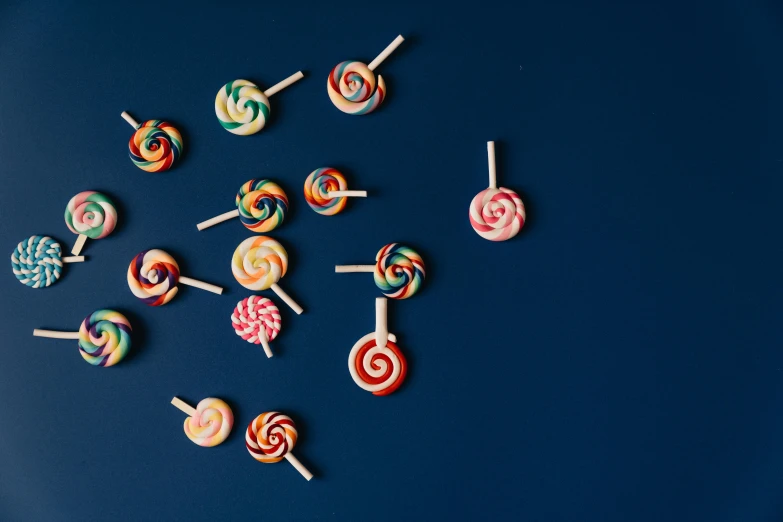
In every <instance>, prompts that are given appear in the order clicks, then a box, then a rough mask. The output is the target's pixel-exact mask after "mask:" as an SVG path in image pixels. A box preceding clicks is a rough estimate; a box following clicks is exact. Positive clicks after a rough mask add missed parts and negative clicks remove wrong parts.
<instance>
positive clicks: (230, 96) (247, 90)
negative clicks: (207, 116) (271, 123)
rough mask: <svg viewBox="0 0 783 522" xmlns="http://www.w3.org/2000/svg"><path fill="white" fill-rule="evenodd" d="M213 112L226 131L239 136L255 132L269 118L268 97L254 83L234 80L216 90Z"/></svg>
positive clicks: (261, 127)
mask: <svg viewBox="0 0 783 522" xmlns="http://www.w3.org/2000/svg"><path fill="white" fill-rule="evenodd" d="M215 114H216V115H217V118H218V121H219V122H220V124H221V125H222V126H223V128H224V129H226V130H227V131H228V132H230V133H232V134H237V135H239V136H248V135H250V134H255V133H256V132H258V131H260V130H261V129H263V128H264V125H265V124H266V120H267V119H268V118H269V98H267V97H266V94H264V91H262V90H261V89H259V88H258V86H257V85H256V84H254V83H252V82H249V81H247V80H234V81H233V82H228V83H227V84H225V85H224V86H223V87H222V88H221V89H220V90H219V91H218V93H217V96H216V97H215Z"/></svg>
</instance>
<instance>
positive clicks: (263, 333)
mask: <svg viewBox="0 0 783 522" xmlns="http://www.w3.org/2000/svg"><path fill="white" fill-rule="evenodd" d="M298 313H301V312H298ZM258 340H259V341H261V346H263V347H264V353H265V354H266V357H267V359H271V358H272V348H270V347H269V338H268V337H267V336H266V327H265V326H264V325H263V324H262V325H261V331H260V332H258Z"/></svg>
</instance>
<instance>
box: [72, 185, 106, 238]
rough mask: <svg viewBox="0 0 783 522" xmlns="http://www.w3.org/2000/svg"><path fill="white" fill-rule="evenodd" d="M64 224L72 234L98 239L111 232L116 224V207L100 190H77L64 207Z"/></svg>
mask: <svg viewBox="0 0 783 522" xmlns="http://www.w3.org/2000/svg"><path fill="white" fill-rule="evenodd" d="M65 224H66V225H68V229H69V230H70V231H71V232H73V233H74V234H82V235H85V236H87V237H89V238H90V239H100V238H102V237H106V236H108V235H109V234H111V233H112V231H113V230H114V227H115V226H116V225H117V209H116V208H114V203H112V202H111V200H110V199H109V198H108V197H106V195H104V194H101V193H100V192H95V191H94V190H86V191H84V192H79V193H78V194H76V195H75V196H74V197H72V198H71V200H70V201H69V202H68V205H67V206H66V207H65Z"/></svg>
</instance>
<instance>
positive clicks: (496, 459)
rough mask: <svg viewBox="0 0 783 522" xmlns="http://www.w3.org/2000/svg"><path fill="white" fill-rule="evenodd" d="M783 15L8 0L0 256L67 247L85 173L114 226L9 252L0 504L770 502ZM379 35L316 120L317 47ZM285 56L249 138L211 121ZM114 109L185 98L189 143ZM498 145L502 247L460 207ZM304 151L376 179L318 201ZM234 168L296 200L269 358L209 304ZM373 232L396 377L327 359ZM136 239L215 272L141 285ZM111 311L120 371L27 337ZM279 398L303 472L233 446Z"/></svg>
mask: <svg viewBox="0 0 783 522" xmlns="http://www.w3.org/2000/svg"><path fill="white" fill-rule="evenodd" d="M782 29H783V8H781V6H780V4H779V3H777V2H771V1H770V2H739V1H738V2H709V3H708V2H705V3H703V4H699V3H694V2H652V1H651V2H647V3H633V5H623V3H621V2H538V3H528V4H525V5H522V6H518V7H516V8H510V7H502V6H495V7H490V6H488V5H487V4H486V3H482V4H481V5H474V4H471V5H469V6H465V8H462V9H460V8H457V7H456V6H452V7H451V8H449V9H445V10H444V9H440V8H435V7H427V6H424V5H419V6H416V7H415V8H414V7H412V6H402V7H394V6H382V7H381V6H379V7H377V8H364V9H355V8H354V7H352V6H349V7H342V8H340V9H327V8H326V7H322V8H318V9H315V8H313V9H309V10H305V9H295V8H293V7H292V8H286V7H280V6H262V5H260V4H259V5H255V6H249V5H246V4H226V3H214V4H212V5H211V6H210V7H209V8H196V7H193V6H189V7H188V6H185V5H182V6H178V7H173V6H170V7H167V6H162V5H158V4H155V5H152V4H128V5H126V6H124V7H120V6H119V5H118V6H100V7H91V8H89V9H87V8H86V7H77V6H70V7H69V6H64V5H61V3H60V2H49V3H45V4H38V5H21V4H11V5H8V4H6V5H4V6H3V7H2V8H0V70H1V71H2V79H0V158H1V159H2V162H1V163H0V165H2V166H1V167H0V169H1V170H2V181H3V185H2V191H0V209H2V219H0V241H1V242H2V249H3V251H4V252H6V255H10V252H11V250H12V249H13V248H14V247H15V245H16V243H17V242H19V241H21V240H22V239H24V238H25V237H27V236H29V235H32V234H47V235H52V236H54V237H55V238H57V239H59V240H60V241H61V242H62V243H64V244H65V245H67V246H68V247H70V245H71V244H72V242H73V240H74V239H75V236H74V235H72V234H71V233H70V232H69V231H68V230H67V228H66V226H65V224H64V222H63V212H64V208H65V205H66V203H67V201H68V200H69V198H70V197H71V196H73V195H74V194H76V193H77V192H79V191H82V190H88V189H93V190H99V191H104V192H106V193H107V194H109V195H110V196H111V197H113V198H114V199H115V201H116V202H117V204H118V206H119V210H120V223H119V226H118V228H117V230H116V231H115V232H114V233H113V234H112V235H111V236H109V237H108V238H106V239H103V240H100V241H89V242H88V244H87V246H86V248H85V250H84V253H85V255H87V256H88V258H89V261H88V262H87V263H84V264H82V265H71V266H68V267H67V270H66V273H65V274H64V276H63V278H62V279H61V280H60V281H59V282H58V283H57V284H56V285H54V286H52V287H50V288H47V289H44V290H32V289H28V288H25V287H24V286H22V285H20V284H19V283H18V282H16V280H15V278H14V277H13V276H12V274H11V270H10V267H8V266H7V265H6V270H7V272H6V275H5V276H4V277H2V278H0V293H1V294H2V296H3V313H2V315H1V316H0V327H1V328H2V343H1V344H2V345H3V349H2V350H0V397H2V407H0V415H1V416H2V419H3V420H2V429H0V463H2V464H1V465H2V471H1V472H0V519H3V520H46V521H57V520H79V521H87V520H134V521H140V520H189V521H191V520H234V519H239V518H240V517H244V518H250V519H253V520H259V519H260V520H400V519H402V518H403V517H404V519H406V520H424V519H429V520H487V519H496V520H542V521H559V520H584V521H586V520H596V521H599V520H600V521H628V520H635V521H661V520H705V521H707V520H708V521H734V520H741V521H778V520H781V518H783V497H781V488H782V487H783V480H781V473H780V470H781V467H782V466H783V443H782V442H781V441H782V440H783V420H782V418H781V413H780V408H781V405H782V404H783V382H782V381H781V364H782V362H783V352H781V339H783V337H782V336H781V334H783V328H782V327H781V324H782V323H781V321H780V312H781V293H780V290H781V276H780V267H781V262H783V251H782V250H781V243H780V224H781V220H780V213H779V208H778V206H779V200H780V193H781V190H783V179H781V175H782V174H783V126H782V125H781V118H782V117H783V101H782V100H783V98H782V97H781V93H783V70H782V69H781V67H780V64H781V49H783V47H782V46H783V30H782ZM398 33H402V34H403V35H405V36H406V41H405V43H404V44H403V45H402V46H401V47H400V48H399V49H398V51H396V52H395V53H394V54H393V55H392V56H391V57H390V58H389V59H388V60H387V61H386V62H384V63H383V65H382V66H381V67H380V68H379V72H381V74H383V75H384V77H385V78H386V81H387V85H388V89H389V96H388V98H387V100H386V101H385V102H384V104H383V105H382V107H381V108H380V110H378V111H377V112H376V113H373V114H371V115H369V116H364V117H351V116H347V115H344V114H342V113H340V112H339V111H337V110H336V109H335V108H334V107H333V106H332V104H331V103H330V102H329V99H328V97H327V94H326V88H325V84H326V78H327V75H328V73H329V71H330V69H331V68H332V67H333V66H334V65H335V64H336V63H338V62H340V61H342V60H347V59H357V60H362V61H364V62H365V63H367V62H369V61H370V60H371V59H372V58H374V57H375V56H376V54H377V53H379V52H380V51H381V50H382V49H383V48H384V47H385V46H386V45H387V44H388V43H389V42H391V40H392V39H393V38H394V37H395V36H396V35H397V34H398ZM299 69H302V70H303V71H304V72H305V74H306V78H305V79H304V80H302V81H300V82H299V83H297V84H295V85H294V86H292V87H290V88H288V89H286V90H284V91H282V92H281V93H279V94H276V95H274V96H273V97H272V98H271V105H272V118H271V121H270V122H269V124H268V126H267V127H266V128H265V129H264V130H263V131H262V132H261V133H259V134H257V135H255V136H252V137H238V136H234V135H232V134H229V133H228V132H226V131H224V130H223V129H222V128H221V127H220V125H219V124H218V123H217V121H216V118H215V114H214V109H213V103H214V98H215V94H216V93H217V91H218V89H219V88H220V87H221V86H222V85H223V84H225V83H226V82H228V81H230V80H233V79H237V78H244V79H248V80H251V81H255V82H257V83H258V84H259V85H261V86H262V87H263V88H268V87H269V86H271V85H273V84H275V83H276V82H278V81H280V80H282V79H283V78H285V77H287V76H288V75H290V74H292V73H294V72H295V71H297V70H299ZM122 110H128V111H129V112H130V113H131V114H132V115H133V116H135V117H136V119H138V120H139V121H143V120H146V119H154V118H158V119H165V120H167V121H170V122H172V123H173V124H175V125H176V126H177V127H178V128H179V129H180V130H181V131H182V133H183V136H184V140H185V153H184V156H183V159H182V161H181V162H180V163H179V164H177V165H176V166H175V168H174V169H172V170H171V171H169V172H166V173H163V174H148V173H145V172H142V171H141V170H139V169H137V168H136V167H134V166H133V164H132V163H131V162H130V160H129V159H128V157H127V143H128V139H129V138H130V136H131V134H132V129H131V128H130V127H129V126H128V125H127V124H126V123H125V122H124V121H123V120H122V119H121V118H120V116H119V114H120V112H121V111H122ZM492 139H494V140H497V142H498V148H497V154H498V176H499V181H500V185H501V186H507V187H510V188H514V189H516V190H517V191H518V192H519V193H520V194H521V195H522V197H523V199H524V201H525V204H526V208H527V211H528V220H529V222H528V224H527V225H526V226H525V228H524V229H523V231H522V233H521V234H520V235H519V236H517V238H515V239H513V240H511V241H508V242H505V243H492V242H489V241H485V240H483V239H481V238H479V237H478V236H477V235H476V234H475V233H474V232H473V231H472V229H471V228H470V225H469V222H468V216H467V210H468V204H469V202H470V200H471V198H472V197H473V196H474V194H476V193H477V192H478V191H480V190H482V189H483V188H485V187H486V184H487V167H486V148H485V147H486V146H485V143H486V141H487V140H492ZM322 166H333V167H337V168H339V169H341V170H343V172H344V173H345V174H346V175H347V176H348V179H349V185H350V188H353V189H366V190H368V191H369V193H370V197H368V198H367V199H366V200H354V201H351V202H350V203H349V206H348V208H347V210H346V211H345V212H344V213H342V214H340V215H338V216H336V217H323V216H320V215H317V214H315V213H314V212H313V211H311V210H310V209H309V207H307V205H306V203H305V201H304V199H303V196H302V186H303V183H304V179H305V177H306V176H307V174H308V173H309V172H311V171H312V170H314V169H315V168H317V167H322ZM252 177H269V178H272V179H274V180H276V181H278V182H279V183H280V184H281V185H282V186H283V187H284V189H285V190H286V191H287V192H288V195H289V198H290V199H291V211H290V213H289V214H288V216H287V218H286V221H285V223H284V225H283V226H282V227H281V228H279V229H278V230H275V231H274V232H273V234H272V235H274V236H275V237H276V238H278V239H279V240H280V241H281V242H282V243H283V244H284V245H285V246H286V248H288V251H289V254H290V261H291V264H290V272H289V273H288V274H287V275H286V276H285V278H284V279H283V280H282V282H281V284H282V286H283V287H284V288H286V289H287V290H288V292H289V293H290V294H291V295H292V296H293V297H294V298H295V299H296V300H298V301H299V302H300V303H301V304H302V305H303V306H304V308H305V314H304V315H302V316H296V315H295V314H294V313H293V312H291V311H290V310H289V309H288V308H286V307H284V306H283V305H282V303H281V302H280V301H279V299H276V298H275V297H274V296H272V295H271V293H269V292H266V293H265V295H269V296H271V297H272V298H273V299H275V300H276V301H277V302H278V304H279V305H280V307H281V310H282V314H283V331H282V334H281V335H280V337H278V339H276V340H275V341H274V342H273V344H272V348H273V350H274V352H275V357H274V358H273V359H270V360H267V359H266V357H265V356H264V355H263V353H262V351H261V349H260V347H254V346H251V345H249V344H247V343H245V342H243V341H242V340H241V339H239V338H238V337H237V336H236V335H234V333H233V330H232V328H231V326H230V322H229V315H230V313H231V311H232V309H233V307H234V305H235V304H236V302H237V301H238V300H240V299H242V298H244V297H246V296H248V295H249V294H250V292H249V291H247V290H245V289H243V288H242V287H241V286H240V285H239V284H238V283H236V281H235V280H234V278H233V276H232V275H231V271H230V258H231V254H232V252H233V250H234V248H235V247H236V246H237V244H238V243H239V242H240V241H241V240H243V239H244V238H246V237H248V236H249V235H250V234H249V232H248V231H247V230H246V229H245V228H244V227H242V226H241V225H240V223H239V222H238V221H237V220H234V221H232V222H228V223H225V224H222V225H219V226H216V227H214V228H212V229H209V230H207V231H204V232H197V230H196V226H195V225H196V223H198V222H199V221H202V220H204V219H206V218H208V217H211V216H213V215H216V214H219V213H222V212H225V211H228V210H231V209H232V208H234V207H233V198H234V194H235V192H236V190H237V188H238V187H239V185H241V184H242V183H243V182H244V181H246V180H247V179H249V178H252ZM392 241H401V242H405V243H407V244H409V245H411V246H413V247H414V248H416V249H417V250H419V251H420V253H421V254H422V256H423V257H424V259H425V262H426V266H427V277H426V281H425V284H424V286H423V288H422V290H421V292H420V293H418V294H417V295H415V296H414V297H413V298H411V299H408V300H406V301H393V302H390V316H389V325H390V329H391V330H392V331H393V332H395V333H397V334H398V335H399V344H400V346H401V347H402V349H403V350H404V353H405V354H406V356H407V357H408V360H409V363H410V373H409V376H408V379H407V382H406V383H405V384H404V386H403V387H402V388H401V389H400V390H399V391H398V392H397V393H395V394H394V395H392V396H389V397H374V396H372V395H371V394H368V393H366V392H364V391H362V390H360V389H359V388H358V387H357V386H356V385H355V384H354V383H353V381H352V380H351V378H350V376H349V374H348V371H347V368H346V361H347V356H348V352H349V351H350V348H351V346H352V345H353V343H354V342H355V341H356V340H357V339H358V338H359V337H361V336H362V335H364V334H366V333H368V332H370V331H372V330H373V327H374V311H373V310H374V302H373V300H374V298H375V297H376V296H378V295H380V294H379V291H378V290H377V288H376V287H375V285H374V284H373V282H372V278H371V276H370V275H369V274H364V275H335V274H334V273H333V271H334V268H333V267H334V265H335V264H338V263H364V262H367V263H369V262H372V260H373V256H374V255H375V253H376V251H377V250H378V249H379V248H380V247H381V246H382V245H384V244H386V243H388V242H392ZM152 247H158V248H163V249H165V250H167V251H169V252H170V253H172V254H173V255H174V256H175V257H176V258H177V259H178V260H179V262H180V266H181V269H182V273H183V274H184V275H189V276H191V277H195V278H198V279H203V280H206V281H209V282H212V283H215V284H219V285H222V286H224V287H225V288H226V289H227V290H226V292H225V294H224V295H223V296H216V295H213V294H210V293H207V292H203V291H200V290H197V289H193V288H189V287H182V288H181V290H180V293H179V295H178V296H177V297H176V298H175V299H174V300H173V301H172V302H171V303H170V304H168V305H166V306H164V307H160V308H149V307H147V306H145V305H144V304H142V303H141V302H140V301H138V300H136V299H135V298H134V297H133V296H132V294H131V293H130V291H129V289H128V287H127V284H126V282H125V274H126V270H127V266H128V263H129V262H130V260H131V258H132V257H133V255H135V254H136V253H137V252H139V251H140V250H143V249H146V248H152ZM6 262H7V261H6ZM104 307H106V308H114V309H117V310H120V311H122V312H123V313H125V314H127V316H128V317H129V319H130V320H131V322H132V324H133V327H134V337H133V348H132V354H131V355H129V357H128V358H127V359H126V360H124V361H123V362H122V363H121V364H120V365H118V366H115V367H113V368H108V369H101V368H95V367H91V366H90V365H88V364H85V362H84V361H83V360H82V358H81V357H80V356H79V354H78V351H77V347H76V342H74V341H56V340H47V339H38V338H33V337H32V335H31V333H32V332H31V331H32V329H33V328H51V329H66V330H67V329H75V328H77V327H78V325H79V323H80V321H81V320H82V319H83V318H84V317H85V316H86V315H88V314H89V313H90V312H92V311H93V310H95V309H98V308H104ZM174 395H178V396H180V397H182V398H183V399H185V400H187V401H189V402H191V403H193V404H195V403H196V402H197V401H198V400H200V399H202V398H204V397H209V396H216V397H222V398H224V399H225V400H226V401H228V402H229V404H230V405H231V406H232V408H233V409H234V413H235V415H236V423H235V428H234V431H233V433H232V434H231V436H230V437H229V439H228V440H227V441H226V442H225V443H224V444H222V445H220V446H218V447H215V448H211V449H205V448H201V447H198V446H196V445H194V444H192V443H191V442H190V441H189V440H188V439H187V438H186V437H185V435H184V433H183V432H182V422H183V419H184V416H183V415H182V414H181V413H180V412H179V411H178V410H176V409H175V408H173V407H172V406H171V405H170V404H169V401H170V399H171V397H172V396H174ZM268 410H281V411H284V412H286V413H288V414H290V415H291V416H292V417H293V418H294V420H295V421H296V422H297V423H298V427H299V434H300V438H299V442H298V444H297V446H296V448H295V451H294V453H295V454H296V455H297V456H298V457H299V458H300V460H301V461H302V462H303V463H304V464H305V465H306V466H308V467H309V468H310V469H311V470H312V471H313V473H314V474H315V478H314V479H313V480H312V481H311V482H310V483H308V482H306V481H305V480H304V479H303V478H302V477H301V476H299V474H298V473H297V472H296V471H295V470H294V469H293V468H292V467H291V466H290V465H288V464H287V463H285V462H282V463H279V464H276V465H263V464H260V463H258V462H256V461H254V460H253V459H252V458H251V457H250V456H249V455H248V453H247V451H246V450H245V447H244V440H243V439H244V430H245V427H246V426H247V423H248V422H249V421H250V420H252V418H253V417H254V416H255V415H257V414H258V413H260V412H262V411H268Z"/></svg>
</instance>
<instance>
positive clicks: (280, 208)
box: [196, 179, 288, 232]
mask: <svg viewBox="0 0 783 522" xmlns="http://www.w3.org/2000/svg"><path fill="white" fill-rule="evenodd" d="M234 203H235V204H236V206H237V208H236V209H235V210H231V211H229V212H226V213H224V214H220V215H219V216H215V217H213V218H211V219H208V220H206V221H203V222H201V223H199V224H198V225H196V228H197V229H199V230H204V229H205V228H209V227H211V226H212V225H216V224H218V223H222V222H223V221H227V220H229V219H232V218H235V217H239V220H240V221H241V222H242V224H243V225H245V227H246V228H248V229H249V230H252V231H253V232H269V231H270V230H274V229H275V228H277V227H278V225H280V224H281V223H282V222H283V220H284V219H285V214H286V212H287V211H288V196H286V194H285V192H284V191H283V189H281V188H280V186H279V185H278V184H277V183H274V182H272V181H269V180H268V179H251V180H250V181H248V182H246V183H245V184H244V185H242V186H241V187H239V192H237V197H236V199H235V200H234Z"/></svg>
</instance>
